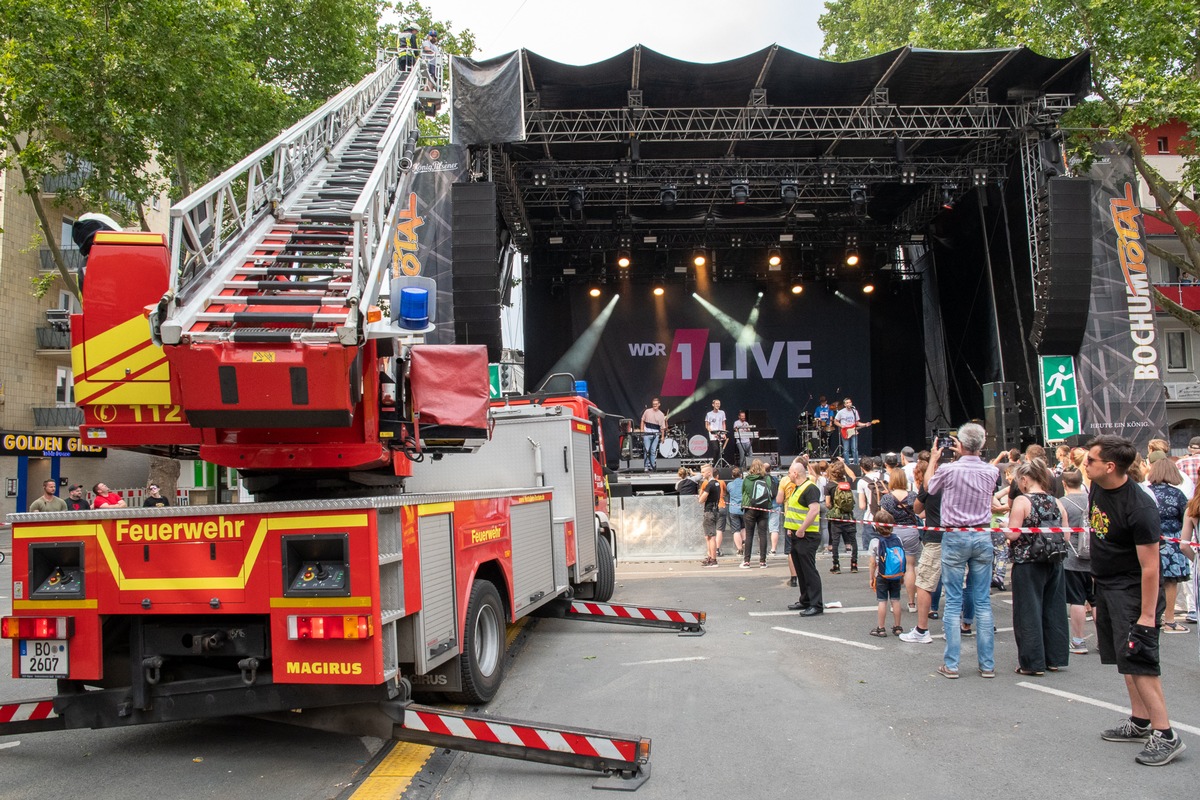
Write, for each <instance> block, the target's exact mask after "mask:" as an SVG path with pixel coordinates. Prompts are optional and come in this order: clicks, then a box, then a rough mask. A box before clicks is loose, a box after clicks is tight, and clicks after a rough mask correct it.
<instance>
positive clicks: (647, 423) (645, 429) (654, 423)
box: [638, 397, 667, 472]
mask: <svg viewBox="0 0 1200 800" xmlns="http://www.w3.org/2000/svg"><path fill="white" fill-rule="evenodd" d="M660 405H662V403H661V401H660V400H659V399H658V398H657V397H655V398H654V399H653V400H651V401H650V407H649V408H647V409H646V410H645V411H643V412H642V422H641V425H640V426H639V427H638V431H639V432H640V433H641V434H642V441H643V443H644V444H645V446H646V452H645V453H644V454H643V455H644V461H643V462H642V465H643V466H644V467H645V471H646V472H653V471H654V470H655V469H657V468H658V443H659V441H661V439H662V432H663V431H664V430H666V428H667V415H666V414H664V413H663V412H662V410H661V409H660V408H659V406H660Z"/></svg>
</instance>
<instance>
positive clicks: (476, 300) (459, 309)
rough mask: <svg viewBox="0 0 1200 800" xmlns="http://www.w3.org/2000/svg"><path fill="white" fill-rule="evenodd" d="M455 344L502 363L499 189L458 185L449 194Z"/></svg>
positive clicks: (481, 183)
mask: <svg viewBox="0 0 1200 800" xmlns="http://www.w3.org/2000/svg"><path fill="white" fill-rule="evenodd" d="M450 199H451V204H452V206H453V212H452V214H451V221H452V224H451V228H450V249H451V257H452V259H453V266H452V269H451V273H452V275H453V278H452V280H453V286H452V287H451V288H452V290H453V294H454V340H455V341H456V342H457V343H458V344H482V345H486V346H487V349H488V361H491V362H498V361H500V350H501V347H502V342H501V337H500V264H499V245H498V241H499V239H498V233H497V223H496V214H497V208H496V184H494V183H490V182H484V181H478V182H475V183H456V184H454V185H453V186H452V187H451V194H450Z"/></svg>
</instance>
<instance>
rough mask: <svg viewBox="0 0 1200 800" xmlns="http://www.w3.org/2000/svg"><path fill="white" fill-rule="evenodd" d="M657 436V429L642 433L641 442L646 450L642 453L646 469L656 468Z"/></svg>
mask: <svg viewBox="0 0 1200 800" xmlns="http://www.w3.org/2000/svg"><path fill="white" fill-rule="evenodd" d="M658 436H659V432H658V431H655V432H654V433H644V434H642V442H643V443H644V444H645V446H646V452H645V453H643V457H644V463H645V467H646V469H657V468H658Z"/></svg>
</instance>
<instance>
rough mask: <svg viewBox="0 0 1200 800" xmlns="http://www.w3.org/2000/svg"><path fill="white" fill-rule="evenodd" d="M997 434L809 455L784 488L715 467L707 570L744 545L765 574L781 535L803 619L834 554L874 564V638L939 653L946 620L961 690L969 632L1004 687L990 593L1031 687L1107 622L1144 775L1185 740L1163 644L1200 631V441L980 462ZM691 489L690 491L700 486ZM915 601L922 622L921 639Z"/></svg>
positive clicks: (767, 478)
mask: <svg viewBox="0 0 1200 800" xmlns="http://www.w3.org/2000/svg"><path fill="white" fill-rule="evenodd" d="M985 438H986V432H985V431H984V429H983V428H982V427H981V426H979V425H977V424H973V423H971V424H967V425H964V426H962V427H961V428H960V429H959V431H958V433H957V434H956V435H955V436H953V437H950V438H949V439H948V440H941V441H935V442H934V443H933V445H932V446H931V447H930V448H929V449H928V450H924V451H921V452H920V453H917V452H915V451H914V450H913V449H912V448H904V449H903V450H902V451H901V452H899V453H889V454H885V455H884V456H882V457H881V458H878V459H877V458H874V457H871V456H864V457H863V458H862V459H861V460H860V461H859V463H858V465H857V467H858V469H857V470H856V469H855V468H854V467H853V466H851V465H850V464H848V463H846V462H845V461H843V460H841V459H837V460H834V461H830V462H817V461H810V460H809V459H807V458H806V457H804V456H800V457H798V458H796V459H795V460H794V461H793V462H792V463H791V464H790V465H789V467H788V469H787V472H786V473H785V474H783V475H781V476H780V477H779V478H778V479H777V478H776V477H775V476H773V475H772V474H771V472H770V470H769V468H768V466H767V465H766V464H765V463H764V462H763V461H761V460H758V459H755V460H753V461H752V462H751V463H750V465H749V468H748V469H747V470H746V472H745V473H744V474H743V473H742V472H741V470H739V469H736V468H735V469H733V470H732V473H731V477H730V479H728V480H721V479H720V478H719V477H717V476H715V475H714V473H713V470H712V468H711V467H710V466H707V465H706V466H705V468H704V469H703V470H702V473H701V476H700V480H699V481H698V482H695V483H694V485H695V487H696V488H695V493H696V494H697V495H698V499H699V502H700V503H701V504H702V505H703V506H704V528H703V533H704V536H705V540H706V542H707V545H708V546H707V550H706V556H705V558H704V561H703V566H705V567H716V566H718V565H719V560H718V557H719V556H720V555H721V554H722V551H721V546H722V544H723V539H724V537H725V535H726V534H729V535H731V536H732V539H733V542H734V547H735V549H736V552H737V554H738V555H739V556H740V557H741V558H740V561H741V563H740V566H741V567H742V568H744V569H746V568H750V567H752V566H753V562H754V561H755V555H757V561H758V565H759V566H760V567H765V566H766V565H767V553H768V552H770V553H772V554H774V553H775V552H776V548H777V544H778V539H779V535H780V530H781V529H782V534H783V538H784V552H785V554H786V555H787V556H788V564H789V568H790V572H791V577H790V579H789V585H790V586H791V587H795V588H797V589H799V597H798V598H797V599H796V601H795V602H793V603H791V604H790V605H788V608H789V609H790V610H794V611H798V612H799V613H800V615H801V616H803V617H815V616H819V615H821V614H822V613H824V610H825V605H824V600H823V592H822V583H821V575H820V573H819V572H818V570H817V554H818V552H819V551H820V550H821V548H822V547H824V548H825V550H826V552H828V554H829V555H830V556H831V563H832V565H831V566H830V568H829V573H831V574H834V575H836V574H839V573H841V572H843V569H842V561H843V558H844V557H845V556H849V559H850V560H849V572H850V573H857V572H858V571H859V568H860V566H862V567H863V569H864V571H865V572H866V573H867V577H868V580H869V584H870V586H871V588H872V589H874V590H875V593H876V600H877V602H878V610H877V617H876V625H875V626H874V627H873V628H872V629H870V630H869V631H868V634H869V635H871V636H875V637H880V638H886V637H888V636H889V627H888V625H887V622H888V616H889V611H890V617H891V623H892V624H891V626H890V635H894V636H896V637H898V638H899V639H900V641H902V642H904V643H907V644H930V643H932V642H933V641H934V638H933V635H932V634H931V632H930V624H931V621H933V620H938V619H939V610H940V620H941V622H942V626H943V628H944V631H945V637H946V643H945V647H944V651H943V656H942V663H941V664H940V665H939V667H938V670H937V671H938V674H940V675H942V676H943V677H945V678H948V679H951V680H954V679H957V678H959V677H960V661H961V656H962V642H963V638H964V637H973V638H974V640H975V644H976V646H975V650H976V657H977V660H978V665H977V668H978V673H979V675H980V676H981V677H983V678H994V677H995V675H996V664H995V644H994V643H995V625H994V622H993V615H992V605H991V595H992V592H993V591H1005V590H1011V593H1012V606H1013V631H1014V637H1015V639H1016V649H1017V658H1016V663H1015V664H1013V665H1012V669H1013V671H1014V672H1015V673H1017V674H1018V675H1022V676H1029V677H1041V676H1044V675H1045V674H1046V673H1047V672H1051V673H1053V672H1058V671H1060V670H1062V669H1064V668H1066V667H1067V666H1068V663H1069V660H1070V657H1071V656H1072V655H1085V654H1087V653H1088V652H1089V648H1088V639H1089V638H1090V637H1089V636H1088V632H1087V629H1088V623H1089V622H1093V623H1094V626H1095V633H1094V635H1095V641H1096V650H1097V651H1098V652H1099V655H1100V658H1101V662H1102V663H1104V664H1113V665H1116V667H1117V671H1118V672H1119V673H1120V674H1121V675H1122V676H1123V678H1124V680H1125V684H1126V689H1127V691H1128V694H1129V703H1130V707H1131V709H1132V714H1131V715H1130V716H1129V718H1128V719H1125V720H1123V721H1122V722H1121V723H1120V724H1118V725H1117V726H1116V727H1114V728H1111V729H1109V730H1105V731H1103V732H1102V734H1101V735H1102V737H1103V738H1104V739H1106V740H1109V741H1132V742H1137V743H1140V744H1142V745H1143V749H1142V750H1141V752H1140V753H1139V754H1138V755H1137V760H1138V762H1139V763H1142V764H1147V765H1152V766H1157V765H1161V764H1166V763H1168V762H1169V761H1171V760H1172V759H1174V758H1175V756H1176V755H1178V753H1179V752H1181V751H1182V750H1183V749H1184V744H1183V742H1182V740H1181V739H1180V738H1179V737H1178V736H1177V735H1176V734H1175V733H1174V731H1173V730H1172V729H1171V727H1170V723H1169V721H1168V719H1167V715H1166V703H1165V700H1164V698H1163V693H1162V686H1161V682H1160V680H1159V674H1160V667H1159V635H1160V633H1161V634H1179V633H1188V632H1189V631H1190V628H1189V627H1188V625H1189V624H1195V623H1196V599H1197V598H1196V593H1197V569H1196V549H1195V547H1194V543H1195V541H1196V537H1197V527H1198V526H1200V493H1198V492H1197V491H1196V488H1195V487H1196V484H1197V476H1198V474H1200V437H1197V438H1195V439H1193V440H1192V441H1191V444H1190V445H1189V448H1188V455H1187V456H1185V457H1182V458H1178V459H1177V458H1175V457H1173V456H1170V455H1169V445H1168V444H1167V442H1165V441H1163V440H1154V441H1152V442H1151V443H1150V446H1149V449H1148V451H1147V452H1146V453H1139V452H1138V451H1137V450H1136V449H1135V448H1134V446H1133V445H1132V444H1131V443H1130V442H1128V441H1127V440H1124V439H1121V438H1119V437H1115V436H1099V437H1097V438H1096V439H1094V440H1093V441H1091V442H1089V443H1088V445H1087V446H1086V447H1077V448H1074V449H1072V448H1068V447H1059V448H1058V449H1057V450H1056V451H1055V453H1054V456H1053V458H1051V457H1050V456H1049V454H1048V453H1047V452H1046V450H1045V449H1044V448H1042V447H1041V446H1039V445H1030V446H1029V447H1028V448H1026V450H1025V451H1024V452H1020V451H1016V450H1013V451H1009V452H1004V453H1000V454H998V455H997V456H996V457H995V458H992V459H991V460H990V461H989V460H985V459H984V458H983V457H982V455H981V454H982V450H983V445H984V441H985ZM682 472H683V471H682V470H681V473H682ZM680 478H681V483H680V485H679V487H677V488H679V491H680V493H681V494H684V493H685V492H686V491H688V490H690V487H687V486H685V485H684V484H686V483H687V482H689V479H688V478H687V477H686V476H685V475H683V474H681V476H680ZM860 532H861V533H860ZM860 536H861V538H860ZM768 542H769V543H770V544H769V546H770V550H769V551H768V549H767V548H768ZM943 600H944V603H943ZM905 605H907V611H908V612H909V613H911V614H913V615H914V623H913V624H912V627H911V629H908V630H906V629H905V627H904V625H903V622H902V618H903V612H904V607H905ZM1180 619H1182V621H1180Z"/></svg>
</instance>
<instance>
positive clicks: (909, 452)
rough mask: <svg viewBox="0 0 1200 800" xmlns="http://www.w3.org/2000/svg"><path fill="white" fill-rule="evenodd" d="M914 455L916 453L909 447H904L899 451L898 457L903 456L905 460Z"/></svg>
mask: <svg viewBox="0 0 1200 800" xmlns="http://www.w3.org/2000/svg"><path fill="white" fill-rule="evenodd" d="M916 454H917V451H916V450H913V449H912V448H911V447H904V448H901V450H900V455H902V456H904V457H905V458H912V457H913V456H915V455H916Z"/></svg>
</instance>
